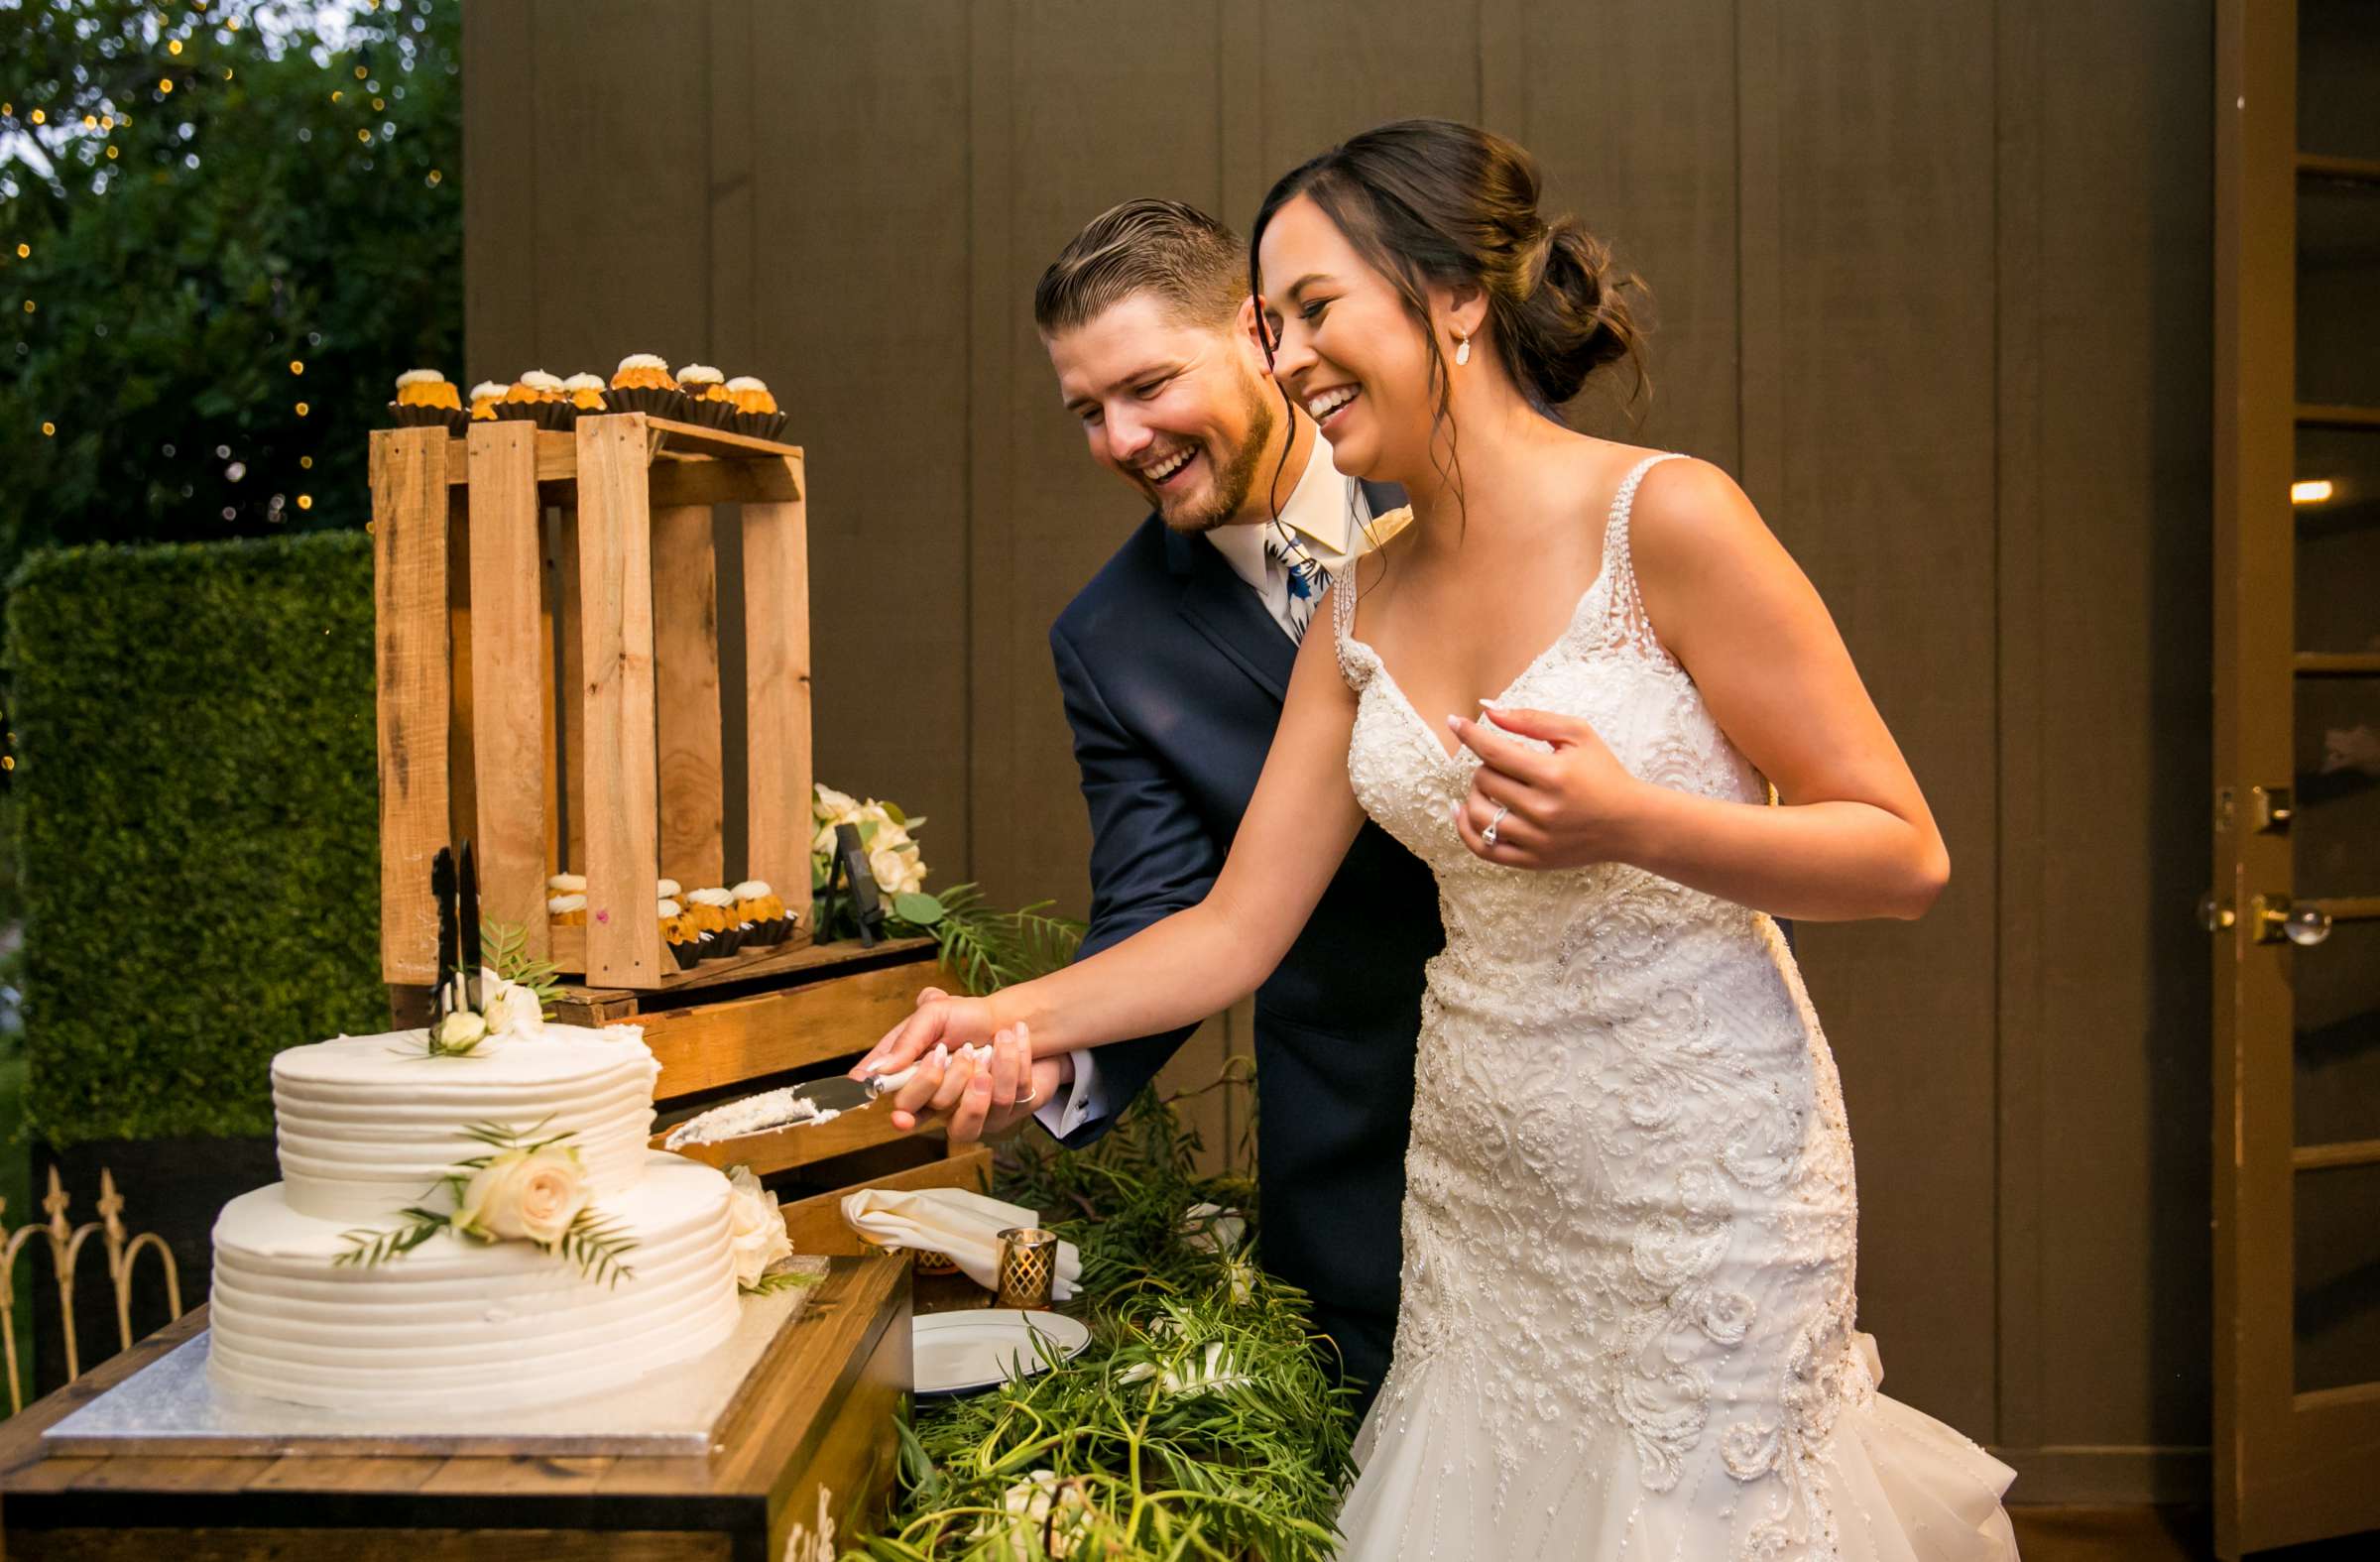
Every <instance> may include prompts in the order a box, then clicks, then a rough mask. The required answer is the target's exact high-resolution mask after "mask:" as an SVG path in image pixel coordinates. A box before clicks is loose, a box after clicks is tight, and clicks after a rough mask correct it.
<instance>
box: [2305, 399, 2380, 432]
mask: <svg viewBox="0 0 2380 1562" xmlns="http://www.w3.org/2000/svg"><path fill="white" fill-rule="evenodd" d="M2297 420H2298V426H2299V427H2300V428H2380V407H2343V406H2336V405H2332V406H2324V405H2322V404H2321V403H2318V402H2300V403H2299V404H2298V412H2297Z"/></svg>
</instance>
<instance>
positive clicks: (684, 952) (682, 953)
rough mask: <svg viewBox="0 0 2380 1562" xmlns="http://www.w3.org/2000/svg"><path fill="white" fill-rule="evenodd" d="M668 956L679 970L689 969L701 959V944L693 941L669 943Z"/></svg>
mask: <svg viewBox="0 0 2380 1562" xmlns="http://www.w3.org/2000/svg"><path fill="white" fill-rule="evenodd" d="M669 957H670V958H671V959H672V960H675V961H676V962H677V968H678V969H679V970H680V971H691V970H693V969H694V967H695V966H696V964H698V963H699V962H700V961H701V959H702V946H701V945H700V944H695V943H682V944H671V945H670V946H669Z"/></svg>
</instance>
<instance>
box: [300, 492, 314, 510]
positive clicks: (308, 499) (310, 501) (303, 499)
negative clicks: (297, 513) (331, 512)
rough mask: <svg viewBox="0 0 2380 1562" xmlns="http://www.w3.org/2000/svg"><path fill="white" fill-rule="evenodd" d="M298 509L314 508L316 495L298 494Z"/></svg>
mask: <svg viewBox="0 0 2380 1562" xmlns="http://www.w3.org/2000/svg"><path fill="white" fill-rule="evenodd" d="M297 508H298V509H300V510H311V509H313V508H314V496H313V495H311V494H299V495H298V496H297Z"/></svg>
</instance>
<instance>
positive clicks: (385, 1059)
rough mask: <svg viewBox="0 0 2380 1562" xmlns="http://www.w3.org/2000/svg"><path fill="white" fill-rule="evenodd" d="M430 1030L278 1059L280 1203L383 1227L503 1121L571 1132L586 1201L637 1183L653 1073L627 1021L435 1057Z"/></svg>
mask: <svg viewBox="0 0 2380 1562" xmlns="http://www.w3.org/2000/svg"><path fill="white" fill-rule="evenodd" d="M427 1039H428V1036H427V1032H425V1031H420V1030H398V1031H392V1032H390V1033H388V1034H385V1035H373V1036H341V1037H339V1038H338V1039H337V1040H335V1041H321V1042H316V1043H314V1044H313V1045H311V1046H299V1047H292V1048H290V1049H289V1050H288V1051H286V1052H282V1053H279V1054H277V1055H276V1056H275V1057H274V1059H273V1110H274V1114H275V1116H276V1118H277V1120H278V1132H279V1138H280V1148H281V1174H282V1180H283V1181H284V1182H285V1183H286V1184H287V1187H288V1199H289V1205H290V1207H291V1208H292V1209H294V1210H296V1211H297V1212H298V1213H299V1214H303V1215H312V1216H315V1217H318V1218H320V1219H323V1220H355V1221H373V1220H384V1219H386V1218H387V1217H388V1216H390V1215H391V1214H394V1213H395V1212H396V1211H398V1210H402V1209H404V1208H405V1207H407V1206H408V1205H412V1204H418V1203H420V1202H421V1200H422V1195H423V1194H424V1193H425V1192H427V1191H428V1190H429V1189H430V1188H431V1187H432V1186H433V1185H434V1184H435V1183H436V1182H437V1180H438V1179H439V1178H440V1177H442V1176H445V1175H446V1174H447V1173H449V1172H451V1171H452V1170H453V1169H454V1168H455V1167H456V1166H457V1165H458V1164H459V1163H461V1162H462V1161H465V1160H468V1159H471V1158H473V1157H474V1156H479V1155H485V1154H487V1153H489V1148H488V1146H487V1145H486V1144H485V1143H483V1142H481V1141H479V1140H476V1139H474V1138H473V1137H472V1136H471V1134H470V1133H469V1132H468V1129H469V1127H470V1126H471V1125H473V1124H479V1123H488V1124H496V1125H500V1126H502V1127H503V1128H505V1129H509V1130H511V1131H513V1132H514V1133H517V1134H521V1135H524V1136H528V1135H532V1134H533V1132H534V1136H535V1138H538V1139H546V1138H550V1137H553V1136H556V1135H562V1134H567V1135H569V1136H570V1140H569V1143H570V1145H571V1146H572V1147H573V1148H575V1149H576V1150H577V1151H578V1156H579V1160H580V1162H581V1163H582V1164H583V1165H584V1166H585V1168H586V1172H587V1179H588V1187H589V1190H590V1192H591V1193H592V1195H593V1196H594V1197H595V1198H598V1199H601V1198H604V1197H606V1196H607V1195H611V1194H616V1193H619V1192H622V1191H624V1190H626V1189H627V1188H629V1187H630V1186H632V1185H633V1184H634V1183H635V1182H636V1180H637V1178H638V1177H639V1176H640V1175H641V1174H642V1173H643V1170H644V1167H645V1154H646V1143H647V1141H648V1139H649V1138H650V1137H651V1135H652V1133H653V1085H654V1079H655V1078H657V1077H658V1076H659V1074H660V1071H661V1069H660V1064H658V1063H656V1062H655V1061H654V1056H653V1053H652V1052H651V1051H650V1050H648V1049H647V1047H646V1045H645V1041H644V1036H643V1034H642V1032H640V1031H639V1030H637V1029H636V1027H634V1026H632V1025H612V1026H607V1027H606V1028H604V1029H601V1030H590V1029H587V1028H585V1027H583V1026H579V1025H556V1024H548V1025H546V1026H545V1027H544V1031H543V1033H542V1034H540V1035H535V1036H503V1037H498V1038H493V1039H491V1040H489V1041H488V1042H486V1043H485V1044H483V1045H482V1046H481V1047H480V1048H479V1049H478V1050H477V1051H474V1052H472V1053H470V1054H468V1055H465V1056H461V1057H432V1056H430V1055H429V1054H428V1047H427Z"/></svg>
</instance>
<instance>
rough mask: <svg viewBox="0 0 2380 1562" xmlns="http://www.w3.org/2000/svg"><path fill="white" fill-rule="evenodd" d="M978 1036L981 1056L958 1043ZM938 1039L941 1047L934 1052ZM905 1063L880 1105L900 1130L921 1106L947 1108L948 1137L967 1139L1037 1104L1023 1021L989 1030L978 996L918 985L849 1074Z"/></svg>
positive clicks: (891, 1070) (911, 1123)
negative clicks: (905, 1074) (911, 1005)
mask: <svg viewBox="0 0 2380 1562" xmlns="http://www.w3.org/2000/svg"><path fill="white" fill-rule="evenodd" d="M979 1043H982V1044H985V1049H984V1055H983V1056H982V1057H981V1058H980V1059H979V1058H977V1057H976V1056H974V1055H972V1054H971V1053H969V1052H968V1051H966V1050H964V1049H965V1048H967V1047H970V1046H975V1045H977V1044H979ZM937 1046H939V1047H941V1048H942V1049H943V1054H942V1056H940V1057H939V1058H937V1057H936V1056H935V1055H934V1049H935V1048H936V1047H937ZM912 1064H914V1065H915V1073H914V1074H913V1075H912V1076H911V1077H910V1078H909V1079H908V1081H907V1082H906V1083H904V1084H903V1085H902V1086H901V1087H900V1088H899V1089H898V1090H897V1091H895V1092H893V1094H892V1101H891V1104H890V1106H889V1107H888V1108H887V1110H888V1112H889V1113H890V1114H891V1116H892V1126H893V1127H894V1128H896V1129H899V1130H900V1131H901V1132H903V1133H907V1132H908V1131H909V1130H911V1129H913V1128H915V1127H916V1126H917V1124H918V1122H919V1121H920V1119H922V1118H923V1117H925V1116H927V1115H928V1114H935V1115H940V1114H952V1115H953V1116H952V1122H953V1128H952V1132H953V1135H954V1137H958V1138H960V1139H962V1140H966V1141H972V1140H974V1139H976V1138H979V1137H981V1136H982V1134H983V1133H984V1132H985V1130H986V1127H987V1120H989V1121H990V1122H991V1123H994V1124H999V1125H1001V1126H1002V1127H1004V1128H1005V1127H1006V1126H1008V1125H1009V1124H1010V1123H1011V1120H1013V1119H1017V1118H1020V1117H1021V1116H1023V1115H1027V1114H1029V1112H1030V1109H1031V1108H1033V1107H1035V1106H1038V1105H1040V1104H1041V1103H1040V1102H1038V1101H1035V1100H1033V1099H1032V1097H1033V1095H1034V1094H1035V1093H1036V1086H1037V1085H1038V1084H1039V1083H1040V1081H1039V1080H1038V1079H1037V1078H1036V1077H1035V1074H1034V1070H1033V1066H1032V1049H1031V1043H1030V1040H1029V1038H1027V1036H1026V1035H1025V1033H1024V1027H1023V1026H1021V1025H1018V1026H1016V1027H1014V1028H1013V1029H1011V1030H1003V1031H1000V1032H998V1033H997V1034H995V1033H994V1032H993V1028H992V1021H991V1013H990V1006H989V1005H987V1004H985V1003H984V1002H983V1001H982V1000H981V999H974V998H952V997H949V996H948V995H947V994H945V993H944V992H943V991H942V990H941V989H940V988H933V987H929V988H927V989H925V990H924V991H923V992H921V993H919V994H918V995H917V1008H916V1010H915V1011H914V1012H913V1013H912V1014H910V1015H909V1017H908V1018H907V1019H905V1020H903V1021H901V1022H900V1023H899V1024H897V1025H894V1026H893V1027H892V1029H891V1030H889V1031H887V1032H886V1033H885V1036H884V1038H883V1039H882V1040H880V1041H878V1042H877V1043H876V1045H875V1046H874V1047H872V1048H870V1049H869V1052H868V1055H867V1056H865V1057H863V1058H861V1059H860V1061H859V1062H858V1063H856V1064H854V1065H853V1067H852V1070H851V1077H852V1078H854V1079H866V1078H868V1077H869V1076H870V1075H874V1074H897V1073H899V1072H900V1071H901V1070H903V1069H905V1068H908V1067H910V1065H912ZM962 1125H963V1126H964V1127H965V1130H966V1132H965V1133H964V1134H961V1132H960V1129H961V1126H962Z"/></svg>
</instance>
